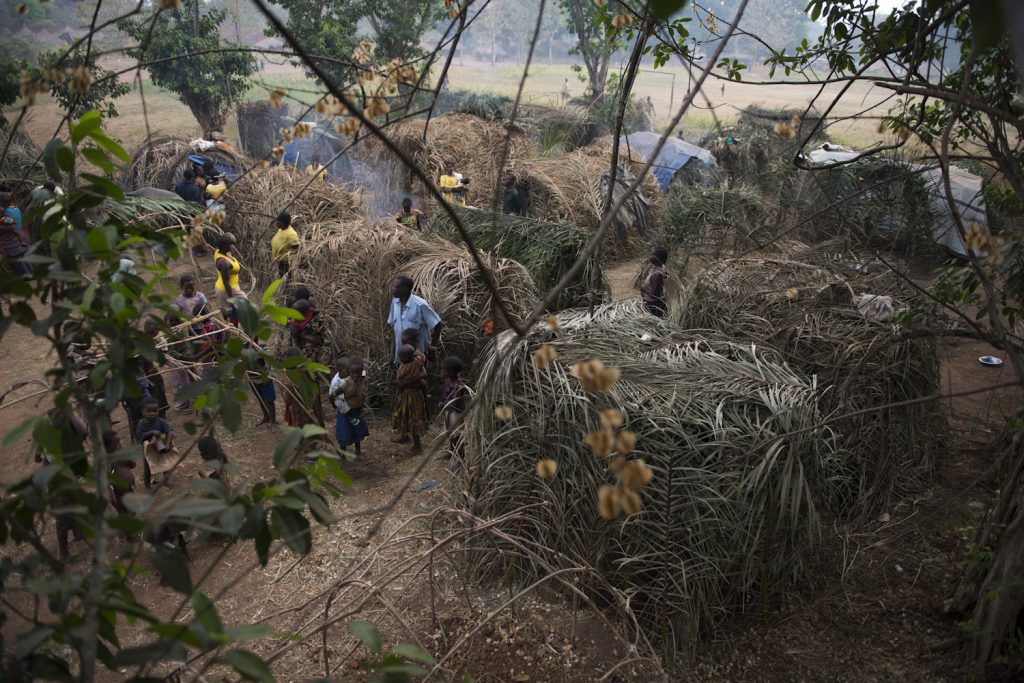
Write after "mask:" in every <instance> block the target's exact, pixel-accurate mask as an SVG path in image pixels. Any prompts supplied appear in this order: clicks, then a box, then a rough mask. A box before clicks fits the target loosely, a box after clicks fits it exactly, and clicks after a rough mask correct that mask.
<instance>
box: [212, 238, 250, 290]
mask: <svg viewBox="0 0 1024 683" xmlns="http://www.w3.org/2000/svg"><path fill="white" fill-rule="evenodd" d="M215 244H216V247H217V250H216V251H215V252H213V267H214V268H216V269H217V283H216V284H215V285H214V289H216V291H217V300H218V302H219V303H220V305H221V306H224V305H226V304H229V303H231V299H232V298H233V297H237V298H241V299H244V298H245V292H243V291H242V290H241V289H240V288H239V287H238V272H239V271H240V270H241V269H242V266H241V265H240V264H239V263H238V259H236V258H235V257H234V256H233V255H232V253H231V250H232V249H233V248H234V246H235V240H234V239H233V238H232V237H231V235H229V234H227V233H225V234H223V235H218V236H217V241H216V242H215Z"/></svg>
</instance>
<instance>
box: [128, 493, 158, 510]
mask: <svg viewBox="0 0 1024 683" xmlns="http://www.w3.org/2000/svg"><path fill="white" fill-rule="evenodd" d="M122 500H123V501H124V506H125V507H126V508H128V510H129V511H130V512H134V513H135V514H137V515H142V514H145V513H147V512H149V510H150V508H152V507H153V502H154V501H155V500H156V499H155V498H154V497H153V496H152V495H151V494H149V493H126V494H124V498H122Z"/></svg>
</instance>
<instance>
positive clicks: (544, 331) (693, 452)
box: [461, 301, 849, 657]
mask: <svg viewBox="0 0 1024 683" xmlns="http://www.w3.org/2000/svg"><path fill="white" fill-rule="evenodd" d="M558 323H559V324H558V326H557V329H551V328H550V327H549V326H546V325H538V326H536V327H534V328H533V329H532V330H531V331H530V332H529V334H528V335H527V336H526V337H525V338H523V339H517V338H515V337H514V336H513V335H512V334H509V333H506V334H504V335H501V336H499V337H498V338H497V339H496V341H495V343H494V344H493V345H492V348H491V351H490V352H489V354H488V355H487V356H486V357H485V359H484V362H483V365H484V367H483V368H482V370H481V373H482V376H485V377H490V380H489V381H486V382H485V383H483V384H482V385H481V386H479V387H478V388H477V392H478V400H479V404H478V406H477V409H475V410H474V411H472V412H471V414H470V416H469V419H468V422H467V424H466V426H465V430H464V437H463V438H464V443H465V446H466V448H465V454H466V455H465V458H466V462H465V466H464V467H463V468H462V469H461V474H462V477H463V485H464V489H465V491H466V495H467V504H468V506H469V508H470V509H471V511H472V512H473V513H474V514H477V515H478V516H480V517H482V518H484V519H495V518H497V517H498V516H500V515H501V514H502V513H503V512H507V511H509V510H512V509H516V508H518V507H520V506H526V505H530V504H534V505H535V506H534V507H532V508H530V511H529V512H528V513H527V515H528V517H527V519H526V520H525V521H517V522H514V523H512V522H510V523H509V524H510V526H512V528H511V529H510V531H514V532H515V534H516V535H518V536H521V537H525V538H528V539H530V541H532V542H533V543H534V544H535V546H534V547H535V548H536V549H537V552H538V553H540V554H541V555H544V554H545V552H547V550H546V549H550V551H554V552H559V553H563V554H565V555H566V556H568V557H569V558H571V559H572V560H574V561H578V562H579V563H580V564H582V565H584V566H592V567H595V568H596V569H597V570H598V571H600V572H601V573H602V574H603V575H604V577H605V578H606V579H607V580H608V581H609V582H610V583H611V585H613V586H614V587H615V588H617V589H619V590H621V591H623V593H625V594H626V595H628V596H630V606H631V607H632V609H633V610H634V612H635V613H636V615H637V617H638V619H639V620H640V624H641V626H642V627H643V628H644V629H645V630H646V632H647V635H648V636H649V637H650V638H651V639H652V640H654V641H658V642H660V643H661V645H662V646H663V647H664V648H665V649H666V650H667V651H669V656H670V657H671V656H672V654H674V652H673V651H674V650H676V649H690V648H693V647H694V646H696V644H697V642H698V641H697V637H698V636H699V635H700V634H701V633H703V632H705V630H706V629H707V627H709V626H711V625H713V624H714V623H715V622H716V621H718V620H719V619H720V618H721V616H722V615H723V614H724V613H725V612H726V611H727V610H728V609H729V608H730V607H732V606H735V605H738V604H741V599H740V595H741V594H743V593H749V592H752V591H756V590H763V591H772V590H775V587H776V586H777V585H778V582H779V581H780V580H783V579H785V578H786V577H792V576H793V575H794V574H796V573H798V572H800V571H801V569H802V567H803V566H804V563H805V561H806V560H807V559H808V551H809V550H810V548H811V547H812V546H813V544H814V542H815V540H816V537H817V533H818V530H819V528H820V520H819V510H820V509H821V508H827V507H828V506H829V501H830V500H831V498H832V497H833V496H834V495H835V491H836V489H840V490H841V489H842V488H843V482H844V480H845V479H846V478H847V477H848V476H849V475H848V472H847V470H848V464H847V463H846V462H845V461H843V460H842V454H841V453H837V452H836V451H835V450H834V449H833V448H832V445H831V439H830V434H829V430H828V429H827V428H823V429H820V430H813V429H809V430H808V431H804V432H801V433H796V434H793V435H792V436H785V437H783V438H781V439H778V440H774V439H772V438H771V437H772V436H775V435H784V434H787V433H790V432H799V430H803V429H807V428H811V427H813V425H815V424H816V421H817V420H818V408H817V403H818V401H819V392H818V391H816V390H815V389H814V388H813V384H812V382H810V381H809V380H807V379H805V378H803V377H802V376H801V375H799V374H798V373H796V372H794V371H793V370H791V369H789V368H788V367H787V366H786V365H785V364H783V363H781V362H780V361H779V359H778V358H777V356H776V354H775V353H774V352H771V351H769V350H761V349H755V348H754V347H753V346H745V345H740V344H734V343H730V342H728V341H724V340H723V337H721V335H720V334H718V333H713V332H707V333H705V332H700V331H698V332H687V331H683V330H682V329H680V328H678V327H676V326H674V325H672V324H670V323H668V322H665V321H662V320H658V319H656V318H654V317H652V316H650V315H648V314H647V313H646V312H645V311H644V310H643V308H642V307H641V305H640V304H639V303H638V302H635V301H634V302H621V303H617V304H613V305H610V306H604V307H600V308H599V309H598V310H597V312H596V314H595V316H594V317H593V318H591V317H589V316H587V315H586V314H585V313H579V312H567V313H562V314H560V315H559V316H558ZM643 335H651V336H652V337H653V340H652V341H649V342H645V341H642V340H641V336H643ZM547 346H550V347H552V348H553V349H554V351H556V352H557V359H556V360H554V361H553V362H551V363H550V364H549V365H547V367H546V368H545V369H538V367H537V366H536V364H535V363H534V359H533V356H534V354H535V353H536V352H537V351H538V350H539V349H541V348H544V347H547ZM590 358H597V359H600V360H602V361H603V362H604V364H605V366H607V367H612V368H617V369H619V370H620V371H621V376H620V378H619V380H618V381H617V382H616V383H615V384H614V386H613V387H612V388H611V390H610V391H608V392H605V393H598V394H594V393H587V392H585V391H583V388H582V384H581V381H580V380H578V379H577V378H576V377H575V376H574V375H573V373H572V371H571V366H572V365H573V364H575V363H579V362H581V361H584V360H586V359H590ZM496 406H509V407H510V408H511V418H510V419H509V420H508V421H503V420H502V419H500V418H499V417H497V416H496V415H495V407H496ZM608 410H616V411H618V412H619V413H620V414H621V417H622V421H623V426H622V429H624V430H628V431H631V432H633V433H635V434H636V436H637V439H636V444H635V452H634V453H632V454H630V456H629V457H630V458H642V459H643V460H644V461H645V463H646V465H647V466H648V467H649V468H650V469H651V470H652V471H653V474H654V477H653V481H651V482H650V483H649V484H648V485H647V486H645V487H644V488H643V489H641V492H640V495H641V499H642V509H641V510H640V511H639V512H638V513H636V514H632V515H629V516H627V517H625V519H624V520H623V521H613V522H608V521H605V520H604V519H602V518H601V517H600V515H599V511H598V489H599V488H600V487H601V486H602V485H605V484H609V483H611V482H612V481H613V478H612V475H611V474H609V461H610V459H609V458H602V457H597V456H596V455H595V454H594V453H593V452H592V449H591V448H590V447H588V446H587V445H585V444H584V435H585V434H587V433H589V432H597V431H600V430H602V427H603V425H607V424H609V421H608V418H607V415H606V414H605V411H608ZM547 459H552V460H554V461H555V463H556V465H557V473H556V475H555V476H554V478H553V479H551V480H550V481H545V480H542V479H541V478H540V477H539V476H538V475H537V474H536V473H535V471H536V465H537V462H538V461H539V460H547ZM537 503H543V504H542V505H536V504H537ZM498 549H499V550H500V549H501V547H500V546H499V547H498ZM477 566H478V568H479V569H480V570H481V571H483V572H489V573H491V574H499V575H501V574H505V578H506V580H508V581H512V582H513V583H515V582H518V581H521V580H526V579H527V577H532V576H535V575H536V573H537V568H536V565H535V564H534V563H531V562H524V561H521V560H517V559H512V558H511V557H510V556H505V555H503V554H502V553H500V552H499V553H482V554H481V560H480V561H479V562H478V565H477ZM585 589H589V590H592V591H594V592H598V591H599V590H600V589H598V588H597V587H596V586H594V585H588V586H585Z"/></svg>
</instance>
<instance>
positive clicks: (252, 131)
mask: <svg viewBox="0 0 1024 683" xmlns="http://www.w3.org/2000/svg"><path fill="white" fill-rule="evenodd" d="M287 116H288V107H287V106H285V105H282V106H281V107H280V108H278V109H275V108H274V107H273V106H272V105H271V104H270V102H267V101H266V100H259V101H258V102H243V103H241V104H239V105H238V113H237V115H236V118H237V120H238V142H239V144H241V146H242V151H244V152H245V153H246V154H248V155H249V156H251V157H253V158H255V159H262V158H264V157H266V156H267V155H269V154H270V152H271V150H272V149H273V148H274V145H276V144H277V141H278V139H279V137H280V134H279V133H278V129H280V128H282V127H283V126H285V118H286V117H287Z"/></svg>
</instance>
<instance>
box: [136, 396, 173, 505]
mask: <svg viewBox="0 0 1024 683" xmlns="http://www.w3.org/2000/svg"><path fill="white" fill-rule="evenodd" d="M147 441H152V442H154V447H155V448H156V451H157V452H158V453H164V452H166V451H168V450H170V449H171V448H173V447H174V428H173V427H171V423H170V422H168V421H167V420H165V419H164V418H162V417H160V404H159V403H158V402H157V400H156V399H155V398H152V397H150V398H146V399H143V400H142V419H140V420H139V421H138V422H137V423H136V424H135V442H136V443H139V444H142V443H145V442H147ZM152 479H153V475H152V473H151V472H150V469H149V462H148V461H147V460H146V459H145V458H143V459H142V483H143V484H145V486H146V489H149V488H150V487H151V486H152Z"/></svg>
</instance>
